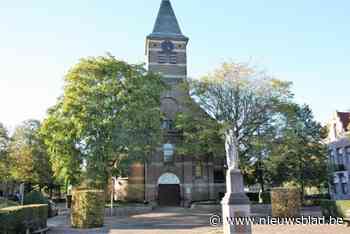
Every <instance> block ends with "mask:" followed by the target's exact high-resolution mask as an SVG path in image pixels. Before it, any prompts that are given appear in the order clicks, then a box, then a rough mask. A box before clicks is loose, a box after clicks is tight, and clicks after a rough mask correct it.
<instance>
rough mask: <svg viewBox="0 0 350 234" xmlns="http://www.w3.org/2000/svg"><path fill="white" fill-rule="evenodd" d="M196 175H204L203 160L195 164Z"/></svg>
mask: <svg viewBox="0 0 350 234" xmlns="http://www.w3.org/2000/svg"><path fill="white" fill-rule="evenodd" d="M195 176H196V177H202V176H203V164H202V163H201V162H197V163H196V166H195Z"/></svg>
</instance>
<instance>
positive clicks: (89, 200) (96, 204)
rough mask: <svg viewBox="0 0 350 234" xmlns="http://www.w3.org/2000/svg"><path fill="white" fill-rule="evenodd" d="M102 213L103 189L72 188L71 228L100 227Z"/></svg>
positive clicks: (103, 210)
mask: <svg viewBox="0 0 350 234" xmlns="http://www.w3.org/2000/svg"><path fill="white" fill-rule="evenodd" d="M104 213H105V193H104V191H103V190H88V189H81V190H79V189H77V190H73V193H72V208H71V223H72V227H73V228H83V229H86V228H97V227H102V226H103V221H104V220H103V219H104Z"/></svg>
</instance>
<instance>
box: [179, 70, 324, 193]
mask: <svg viewBox="0 0 350 234" xmlns="http://www.w3.org/2000/svg"><path fill="white" fill-rule="evenodd" d="M189 85H190V86H189V89H190V93H191V96H192V98H193V100H194V101H196V102H197V103H198V104H199V106H200V107H202V109H203V110H205V112H206V113H207V115H193V114H191V113H190V114H186V113H185V114H182V116H180V117H179V118H178V121H177V122H178V126H179V127H180V128H181V129H182V130H183V132H184V141H185V142H186V143H193V144H194V146H187V150H193V148H194V150H195V149H196V148H204V149H205V147H206V144H207V143H209V144H208V145H210V146H211V148H210V147H209V148H210V150H208V149H209V148H207V151H208V152H213V151H214V150H213V149H215V151H216V152H217V153H214V155H219V156H220V155H221V156H224V152H222V151H221V152H220V150H219V149H220V148H221V149H224V145H223V141H222V140H221V141H220V140H219V141H215V139H219V137H218V136H221V138H224V136H225V134H226V132H227V130H229V129H232V130H233V132H234V135H235V137H236V139H237V142H238V145H237V147H238V149H239V155H240V161H241V165H240V167H241V170H242V171H243V173H244V175H245V181H246V183H247V184H248V185H254V184H257V183H258V184H260V185H261V187H262V189H263V190H264V189H265V186H282V185H283V184H284V183H286V182H295V183H297V184H298V185H300V187H301V188H302V189H303V188H304V186H316V185H320V184H322V183H325V181H326V174H325V172H326V168H325V165H326V164H325V156H326V153H325V151H324V149H325V147H324V145H323V144H322V140H323V136H324V130H323V128H322V127H321V125H320V124H319V123H318V122H316V121H315V120H314V118H313V115H312V112H311V110H310V108H309V107H308V106H299V105H297V104H295V103H293V99H292V98H293V94H292V93H291V91H290V86H291V83H290V82H284V81H280V80H278V79H275V78H273V77H270V76H269V75H267V74H266V73H265V72H261V71H258V70H257V69H256V68H254V67H252V66H250V65H249V64H236V63H230V64H228V63H226V64H223V66H222V67H221V68H219V69H218V70H216V71H215V72H214V73H211V74H209V75H207V76H205V77H203V78H202V79H200V80H195V81H192V82H190V83H189ZM208 115H209V117H208ZM212 120H215V123H213V122H212ZM208 139H211V140H208ZM201 142H202V143H203V142H204V145H201ZM215 142H216V143H218V144H217V147H213V146H214V145H215V144H213V143H215ZM188 145H190V144H188ZM185 148H186V146H185Z"/></svg>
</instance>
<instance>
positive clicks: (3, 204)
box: [0, 198, 19, 209]
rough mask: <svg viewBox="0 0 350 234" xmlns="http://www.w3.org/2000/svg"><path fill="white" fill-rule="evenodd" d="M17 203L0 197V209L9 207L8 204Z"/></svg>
mask: <svg viewBox="0 0 350 234" xmlns="http://www.w3.org/2000/svg"><path fill="white" fill-rule="evenodd" d="M18 205H19V204H18V203H17V202H14V201H10V200H7V199H5V198H0V209H2V208H6V207H10V206H18Z"/></svg>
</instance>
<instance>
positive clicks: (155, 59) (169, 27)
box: [146, 0, 189, 84]
mask: <svg viewBox="0 0 350 234" xmlns="http://www.w3.org/2000/svg"><path fill="white" fill-rule="evenodd" d="M188 40H189V39H188V38H187V37H186V36H184V35H183V34H182V32H181V29H180V26H179V23H178V21H177V19H176V16H175V13H174V10H173V8H172V6H171V3H170V0H162V2H161V5H160V9H159V12H158V16H157V19H156V22H155V24H154V28H153V32H152V33H151V34H150V35H148V36H147V39H146V57H147V67H148V71H150V72H154V73H160V74H161V75H162V76H163V79H164V81H165V82H166V83H168V84H177V83H179V82H181V81H183V80H185V79H186V77H187V52H186V49H187V43H188Z"/></svg>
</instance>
